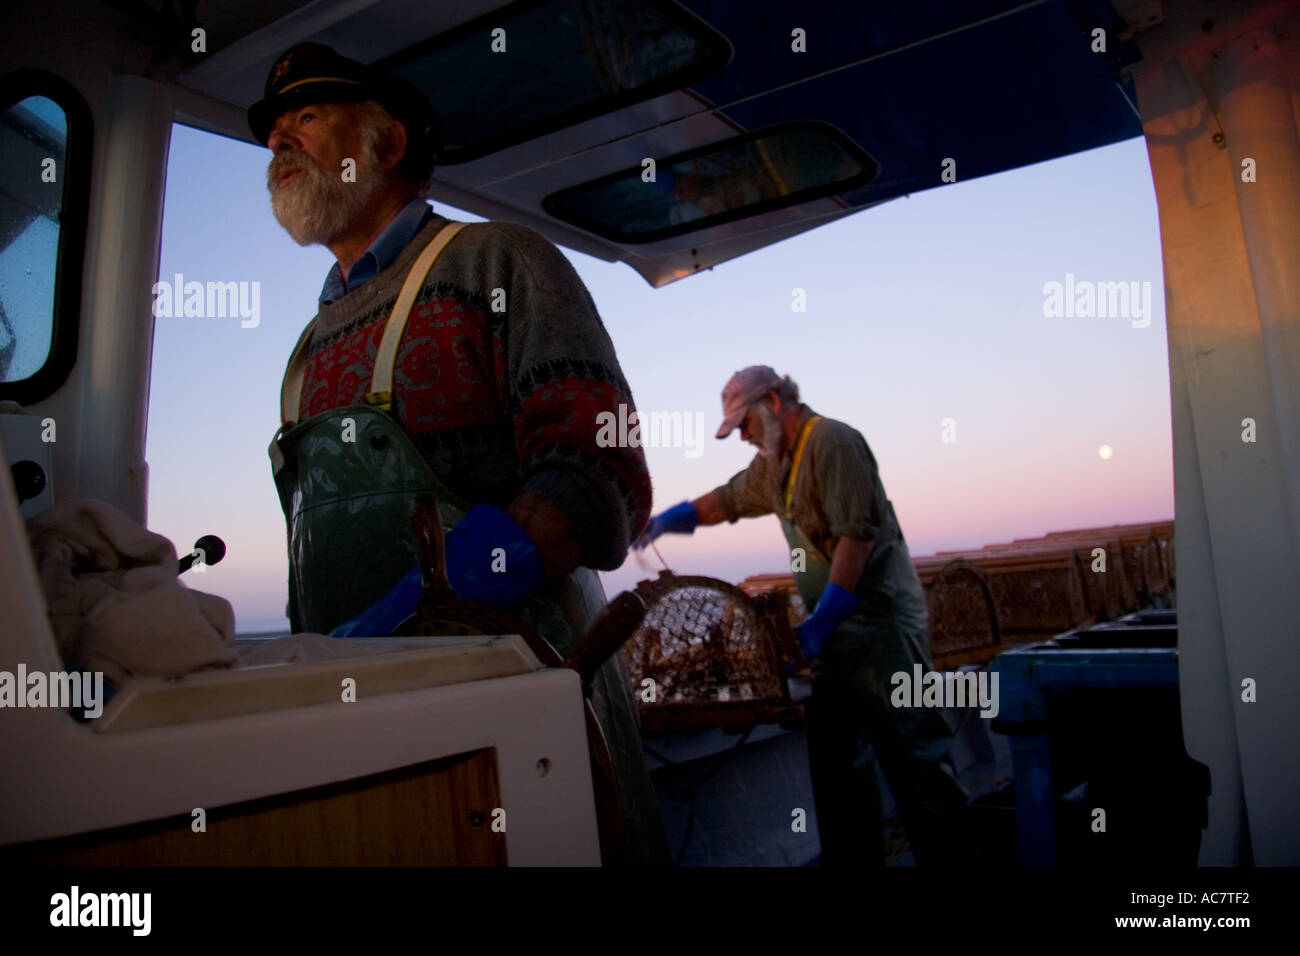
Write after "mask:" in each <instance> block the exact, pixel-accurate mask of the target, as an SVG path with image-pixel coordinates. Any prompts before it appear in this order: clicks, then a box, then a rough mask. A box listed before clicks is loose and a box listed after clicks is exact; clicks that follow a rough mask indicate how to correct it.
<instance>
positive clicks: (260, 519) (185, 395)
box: [147, 126, 1174, 632]
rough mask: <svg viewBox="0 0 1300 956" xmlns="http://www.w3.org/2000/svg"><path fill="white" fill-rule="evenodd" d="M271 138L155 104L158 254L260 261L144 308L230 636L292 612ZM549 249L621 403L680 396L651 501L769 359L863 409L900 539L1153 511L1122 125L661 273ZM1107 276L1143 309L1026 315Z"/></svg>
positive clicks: (724, 532) (1160, 486) (1157, 434)
mask: <svg viewBox="0 0 1300 956" xmlns="http://www.w3.org/2000/svg"><path fill="white" fill-rule="evenodd" d="M269 155H270V154H269V153H268V152H267V151H266V150H263V149H259V148H256V147H253V146H250V145H248V144H246V143H241V142H236V141H233V140H229V139H225V138H222V137H218V136H214V135H211V134H208V133H203V132H199V131H197V130H193V129H189V128H186V127H181V126H177V127H175V128H174V131H173V138H172V150H171V157H170V162H169V167H168V178H167V192H166V209H165V215H164V224H163V243H162V255H161V263H160V268H159V275H160V278H164V279H170V278H171V277H172V276H173V275H174V274H175V273H182V274H183V275H184V277H185V280H186V281H190V280H195V281H201V282H207V281H223V282H224V281H248V282H260V284H261V285H260V308H261V321H260V324H259V325H258V326H257V327H256V328H243V327H241V322H240V320H239V319H238V318H224V319H222V318H177V317H172V318H159V319H158V320H157V325H156V330H155V336H154V361H153V377H152V382H151V388H150V411H149V424H148V427H149V434H148V446H147V456H148V462H149V468H150V472H149V519H148V523H149V527H150V528H151V529H152V530H154V531H157V532H159V533H160V534H164V535H166V536H167V537H169V538H171V539H172V540H173V541H174V542H175V544H176V546H177V551H178V552H181V553H184V552H186V551H188V550H189V549H190V547H191V546H192V543H193V541H194V540H195V538H197V537H199V536H201V535H203V534H208V533H212V534H217V535H219V536H220V537H222V538H223V539H224V540H225V541H226V545H227V549H228V551H227V556H226V558H225V560H224V561H223V562H222V563H221V564H220V565H217V566H215V567H213V568H210V569H208V570H207V571H206V573H204V574H203V575H202V577H199V576H198V575H195V574H193V573H191V574H189V575H186V578H187V583H188V584H189V586H190V587H193V588H198V589H200V590H204V591H209V592H211V593H215V594H220V595H222V596H223V597H225V598H227V599H228V600H230V601H231V603H232V604H233V605H234V608H235V612H236V616H237V619H238V629H239V630H240V631H242V632H251V631H264V630H272V629H278V628H283V627H286V626H287V621H286V619H285V617H284V603H285V599H286V574H287V559H286V555H285V528H284V519H283V516H282V514H281V512H280V508H279V504H278V502H277V501H276V497H275V491H274V487H273V485H272V482H271V471H270V465H269V462H268V459H267V455H266V448H267V445H268V443H269V442H270V440H271V436H272V435H273V433H274V432H275V429H276V426H277V424H278V414H277V406H278V396H279V387H280V379H281V376H282V374H283V370H284V365H285V362H286V360H287V358H288V354H289V351H290V349H291V348H292V347H293V344H294V342H295V341H296V339H297V337H298V334H299V333H300V332H301V330H302V328H303V326H304V325H305V324H306V322H307V321H308V320H309V319H310V318H311V317H312V315H314V313H315V309H316V299H317V296H318V294H319V292H320V287H321V283H322V282H323V280H324V277H325V273H326V272H327V271H328V269H329V267H330V265H331V263H332V261H333V260H332V257H331V256H330V254H329V252H328V251H327V250H325V249H323V248H321V247H313V248H309V249H303V248H300V247H299V246H297V245H296V244H294V243H293V241H292V240H291V239H289V237H288V236H287V235H286V234H285V233H284V232H283V230H281V228H280V227H279V225H278V224H277V223H276V222H275V220H274V218H273V217H272V215H271V211H270V204H269V201H268V199H267V193H266V187H265V169H266V164H267V161H268V159H269ZM435 208H436V209H437V211H438V212H440V213H443V214H444V215H448V216H450V217H451V218H458V219H467V220H474V219H476V218H478V217H475V216H472V215H469V214H466V213H463V212H461V211H459V210H454V209H450V208H448V207H443V206H440V205H439V206H436V207H435ZM564 252H565V254H566V255H567V256H568V257H569V259H570V261H572V262H573V264H574V266H575V267H576V269H577V270H578V273H579V275H580V276H581V277H582V279H583V281H585V282H586V284H587V286H588V288H589V289H590V290H591V293H592V296H593V297H594V299H595V301H596V304H597V307H598V308H599V309H600V313H601V316H602V318H603V320H604V323H605V327H606V329H607V330H608V332H609V334H610V336H611V338H612V339H613V342H614V345H615V348H616V349H617V352H618V357H619V361H620V363H621V365H622V369H623V372H624V374H625V376H626V377H627V379H628V381H629V383H630V384H631V387H632V391H633V395H634V398H635V401H636V404H637V407H638V408H639V409H640V410H641V411H642V412H643V413H648V412H660V413H670V412H680V413H682V416H683V418H684V419H687V420H689V421H691V422H692V423H694V422H696V421H697V420H698V417H697V416H702V418H703V423H704V436H703V438H702V441H696V442H692V443H690V446H688V447H651V448H647V449H646V455H647V458H648V460H649V463H650V470H651V475H652V478H653V480H654V485H655V510H656V512H657V511H661V510H663V509H664V508H667V507H669V506H671V505H673V504H675V503H677V502H678V501H681V500H682V499H684V498H692V497H696V496H698V495H700V494H702V493H704V492H706V491H708V490H709V489H711V488H713V487H715V486H716V485H718V484H720V483H722V482H724V481H726V480H727V479H728V478H729V477H731V475H733V474H735V473H736V472H737V471H739V470H740V469H742V468H744V467H745V466H746V465H747V464H748V462H749V461H750V459H751V458H752V457H753V449H752V447H751V446H748V445H745V444H743V443H742V442H741V440H740V438H739V435H738V433H736V434H733V435H732V436H731V437H730V438H729V439H727V440H726V441H717V440H715V439H714V438H713V437H712V435H713V433H714V431H715V430H716V428H717V425H718V422H719V421H720V419H721V401H720V392H721V390H722V386H723V384H724V383H725V382H726V380H727V379H728V377H730V375H731V374H732V373H733V372H734V371H736V370H737V369H739V368H741V367H743V366H746V365H754V364H767V365H772V366H774V367H775V368H776V369H777V371H779V372H781V373H784V374H789V375H791V376H792V377H793V378H794V379H795V380H796V381H797V382H798V383H799V385H800V388H801V389H802V391H803V398H804V400H805V401H806V402H807V403H808V404H809V405H811V406H812V408H814V409H815V410H816V411H817V412H819V413H820V414H822V415H825V416H829V417H832V418H837V419H840V420H842V421H845V422H848V423H849V424H851V425H853V426H854V427H855V428H857V429H858V430H859V431H861V432H862V434H863V435H864V437H865V438H866V440H867V442H868V443H869V444H870V446H871V448H872V450H873V452H874V453H875V456H876V459H877V461H878V462H879V463H880V468H881V477H882V480H883V481H884V484H885V487H886V489H887V491H888V493H889V496H890V498H891V499H892V500H893V503H894V507H895V510H896V511H897V513H898V517H899V521H900V523H901V524H902V527H903V531H904V534H905V535H906V537H907V540H908V543H909V545H910V547H911V550H912V553H913V555H922V554H929V553H933V552H934V551H936V550H940V549H949V548H957V547H971V546H979V545H981V544H984V543H988V542H994V541H1005V540H1010V539H1011V538H1015V537H1025V536H1029V535H1037V534H1042V533H1045V532H1048V531H1052V530H1056V529H1064V528H1072V527H1088V526H1092V525H1103V524H1113V523H1120V522H1128V521H1145V520H1157V519H1166V518H1171V517H1172V516H1173V512H1174V509H1173V466H1172V442H1171V437H1170V411H1169V366H1168V354H1167V347H1166V338H1165V313H1164V297H1163V291H1164V286H1163V282H1162V281H1161V260H1160V241H1159V227H1158V222H1157V216H1156V206H1155V195H1154V191H1153V188H1152V184H1151V172H1150V168H1149V166H1148V164H1147V156H1146V150H1145V146H1144V144H1143V141H1142V140H1141V139H1140V138H1137V139H1132V140H1129V141H1126V142H1123V143H1120V144H1117V145H1114V146H1109V147H1104V148H1102V149H1097V150H1092V151H1089V152H1085V153H1079V154H1076V155H1074V156H1068V157H1065V158H1062V159H1057V160H1053V161H1051V162H1047V163H1042V164H1038V165H1035V166H1030V167H1026V168H1023V169H1019V170H1014V171H1012V172H1008V173H1003V174H1000V175H996V176H990V177H986V178H983V179H977V180H972V181H970V182H958V183H955V184H951V185H944V186H941V187H939V188H935V189H931V190H928V191H925V192H922V193H917V194H914V195H912V196H911V197H908V198H905V199H899V200H895V201H893V202H890V203H886V204H884V205H881V206H878V207H876V208H873V209H869V210H866V211H863V212H860V213H857V214H855V215H853V216H850V217H848V218H846V219H842V220H840V221H838V222H835V223H832V224H830V225H827V226H823V227H822V228H820V229H816V230H814V231H813V232H811V233H808V234H805V235H802V236H797V237H795V238H793V239H789V240H786V241H785V242H782V243H778V244H777V245H775V246H772V247H770V248H768V249H764V250H761V251H759V252H755V253H753V254H751V255H749V256H746V257H744V258H742V259H739V260H736V261H734V262H729V263H724V264H722V265H720V266H718V267H716V269H714V270H713V271H710V272H706V273H702V274H700V275H696V276H692V277H690V278H688V279H685V280H682V281H680V282H677V283H674V284H672V285H670V286H667V287H665V288H663V289H657V290H656V289H651V288H650V287H649V286H648V285H647V284H646V283H645V281H644V280H643V279H642V278H641V277H640V276H639V275H637V274H636V273H635V272H633V271H632V270H631V269H630V268H629V267H627V266H625V265H622V264H613V263H605V262H602V261H600V260H597V259H593V258H590V257H588V256H585V255H583V254H580V253H576V252H572V251H571V250H568V249H565V250H564ZM1114 282H1124V283H1134V282H1136V283H1137V284H1138V285H1137V288H1138V289H1141V288H1142V284H1143V283H1150V287H1149V288H1150V293H1151V300H1150V301H1151V315H1150V316H1148V317H1147V318H1148V319H1149V324H1148V325H1146V327H1136V326H1139V325H1141V320H1140V319H1138V318H1130V317H1114V316H1110V317H1088V318H1083V317H1078V316H1071V317H1066V316H1059V315H1049V314H1045V313H1046V312H1051V311H1052V310H1051V309H1050V308H1048V309H1045V303H1046V302H1047V301H1048V300H1049V295H1048V294H1047V293H1046V292H1045V288H1047V287H1048V285H1049V283H1060V284H1061V285H1062V287H1065V286H1066V285H1067V283H1068V284H1069V285H1070V286H1071V287H1077V286H1078V285H1079V284H1080V283H1114ZM795 289H803V290H804V294H805V296H806V311H804V312H796V311H794V310H793V309H792V302H793V300H794V293H793V290H795ZM946 419H951V420H952V421H951V423H950V426H949V428H948V435H949V437H951V436H952V434H953V433H954V432H955V439H956V440H955V441H944V440H943V439H944V437H945V420H946ZM688 437H690V438H692V439H696V438H697V437H698V436H696V435H695V434H694V433H693V432H692V434H691V435H690V436H688ZM692 446H693V447H692ZM1102 446H1108V447H1109V449H1110V450H1111V454H1110V457H1109V458H1103V457H1102V455H1101V454H1100V453H1099V452H1100V449H1101V448H1102ZM659 548H660V551H661V552H662V554H663V556H664V558H665V559H666V560H667V561H668V562H669V564H670V565H671V566H672V567H673V569H674V570H676V571H678V572H682V573H695V574H707V575H712V576H716V577H721V578H724V579H726V580H730V581H733V582H734V581H738V580H740V579H741V578H743V577H745V576H746V575H749V574H753V573H758V572H770V571H780V570H782V569H783V568H786V567H788V565H787V564H786V561H785V558H784V555H785V549H784V540H783V538H782V536H781V532H780V528H779V526H778V524H777V521H776V519H775V518H774V517H771V516H769V517H766V518H762V519H756V520H751V521H743V522H740V523H739V524H737V525H735V526H728V525H722V526H719V527H716V528H707V529H702V530H701V531H700V532H698V533H697V534H696V535H694V536H692V537H681V536H665V537H664V538H661V539H660V542H659ZM650 561H651V562H652V563H651V564H647V565H645V566H642V565H641V564H640V563H639V562H638V560H637V559H636V558H633V557H630V558H629V559H628V561H627V562H626V563H625V564H624V565H623V567H622V568H620V569H619V570H618V571H615V572H611V573H607V574H604V575H603V578H604V580H605V588H606V591H607V593H608V594H610V595H611V596H612V595H613V594H614V593H616V592H617V591H619V590H622V589H624V588H627V587H630V586H631V585H633V584H635V582H636V581H637V580H639V579H640V578H642V577H646V576H648V575H650V574H652V573H653V572H654V571H655V570H657V566H656V565H655V564H654V563H653V562H654V559H653V557H651V559H650Z"/></svg>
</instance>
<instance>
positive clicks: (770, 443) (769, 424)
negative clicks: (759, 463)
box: [758, 405, 781, 458]
mask: <svg viewBox="0 0 1300 956" xmlns="http://www.w3.org/2000/svg"><path fill="white" fill-rule="evenodd" d="M758 420H759V421H761V422H762V423H763V437H762V438H761V439H759V443H758V446H759V447H758V453H759V454H760V455H764V456H766V457H768V458H776V457H777V456H778V455H779V454H780V453H781V423H780V422H779V421H777V418H776V412H774V411H772V409H770V408H768V407H767V406H766V405H759V406H758Z"/></svg>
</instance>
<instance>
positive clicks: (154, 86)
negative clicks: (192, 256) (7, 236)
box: [0, 2, 172, 523]
mask: <svg viewBox="0 0 1300 956" xmlns="http://www.w3.org/2000/svg"><path fill="white" fill-rule="evenodd" d="M124 24H125V18H123V17H122V16H121V15H119V14H117V13H115V12H114V11H113V10H112V9H111V8H110V7H107V6H105V5H103V4H89V3H76V2H73V3H65V4H59V5H57V6H54V7H51V6H47V5H41V4H8V5H6V6H5V7H4V11H3V13H2V14H0V64H3V67H2V69H3V71H4V72H6V73H8V72H10V71H11V70H17V69H23V68H27V69H38V70H45V71H47V72H50V73H54V74H56V75H58V76H59V77H61V78H62V79H64V80H65V81H67V82H69V83H71V84H72V85H73V86H74V87H75V88H76V89H77V91H78V92H79V93H80V94H81V96H82V97H83V98H84V99H85V100H86V102H87V104H88V105H89V107H90V112H91V117H92V123H93V136H94V152H93V157H92V167H91V174H90V208H89V214H88V217H87V222H88V228H87V235H86V257H85V260H84V263H83V268H82V296H81V306H80V317H79V334H78V342H77V361H76V365H75V366H74V367H73V369H72V372H71V374H70V375H69V376H68V379H67V380H66V381H65V382H64V384H63V385H62V386H61V387H60V388H59V389H58V390H57V391H56V392H55V393H54V394H53V395H52V396H50V397H49V398H46V399H45V400H43V401H41V402H39V403H37V404H35V405H32V406H29V407H28V410H29V411H31V412H33V413H34V414H36V415H38V416H40V417H42V418H43V417H46V416H49V417H51V418H53V419H54V420H55V423H56V427H57V440H56V441H55V442H54V445H53V473H52V475H51V484H52V487H53V496H54V500H55V501H65V500H67V499H69V498H74V497H91V498H98V499H101V500H104V501H108V502H111V503H112V504H114V505H117V506H118V507H119V508H121V509H122V510H124V511H125V512H127V514H129V515H131V516H132V517H133V518H135V519H136V520H137V521H140V522H141V523H143V522H144V520H145V517H146V515H145V506H146V500H147V494H148V472H147V468H146V466H145V462H144V447H145V424H146V420H147V414H146V413H147V408H148V381H149V372H150V359H151V355H152V344H153V317H152V308H151V305H152V296H151V294H150V290H151V289H152V286H153V283H154V281H155V278H156V274H157V265H158V249H159V243H160V238H161V236H160V233H161V225H162V201H163V187H164V177H165V172H166V163H167V147H168V142H169V137H170V130H171V122H172V109H171V101H170V95H171V94H170V93H169V92H168V88H167V87H166V86H165V85H162V84H159V83H155V82H153V81H150V80H146V79H143V78H141V77H140V76H139V74H143V73H145V72H147V71H148V69H149V65H150V58H151V56H152V52H153V51H152V50H151V49H150V48H149V46H148V45H146V44H145V43H144V42H142V41H140V40H135V39H132V38H131V37H129V36H128V35H127V33H126V32H125V30H124ZM37 38H39V39H37ZM133 74H134V75H133Z"/></svg>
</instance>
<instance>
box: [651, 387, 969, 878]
mask: <svg viewBox="0 0 1300 956" xmlns="http://www.w3.org/2000/svg"><path fill="white" fill-rule="evenodd" d="M722 408H723V416H724V417H723V422H722V427H721V428H719V429H718V438H725V437H726V436H727V435H729V434H730V433H731V431H732V430H733V429H735V428H739V429H740V437H741V438H742V439H744V440H745V441H747V442H750V443H751V444H753V445H755V446H757V448H758V454H757V455H755V456H754V460H753V461H752V462H751V463H750V465H749V467H748V468H746V469H745V470H744V471H742V472H740V473H739V474H737V475H736V476H735V477H733V478H732V479H731V480H730V481H728V482H727V483H726V484H725V485H721V486H719V487H717V488H715V489H714V490H713V491H710V492H709V493H708V494H706V495H704V496H703V497H700V498H697V499H695V500H694V501H693V502H691V501H683V502H682V503H681V504H678V505H675V506H674V507H672V508H669V509H668V510H667V511H665V512H663V513H662V514H660V515H656V516H655V517H654V518H653V519H651V522H650V525H649V526H648V528H647V529H646V531H645V533H644V534H643V535H642V536H641V537H640V538H638V539H637V541H636V542H635V543H634V547H637V548H643V547H645V546H646V545H647V544H648V543H649V542H650V541H652V540H654V538H656V537H658V536H659V535H660V534H663V533H664V532H677V533H679V534H690V533H692V532H693V531H694V530H695V528H696V527H698V526H699V525H713V524H719V523H720V522H722V521H724V520H725V521H728V522H732V523H734V522H735V521H736V520H738V519H740V518H754V517H759V516H761V515H766V514H772V513H775V514H776V515H777V517H778V518H780V521H781V527H782V529H783V530H784V532H785V536H786V541H787V543H788V544H789V547H790V557H791V567H792V568H793V569H794V578H795V583H796V585H797V587H798V589H799V594H800V596H801V597H802V599H803V602H804V604H805V605H806V606H807V607H808V608H810V609H813V611H812V615H811V616H810V617H809V618H808V619H807V620H806V621H804V623H803V624H802V625H800V627H799V629H798V637H799V645H800V647H801V648H802V649H803V652H804V654H805V655H806V656H807V657H808V658H809V660H811V661H812V664H813V692H812V697H811V699H810V700H809V701H808V702H807V704H806V705H805V715H806V727H807V736H808V758H809V765H810V768H811V772H812V780H813V794H814V799H815V801H816V806H817V824H818V831H819V834H820V837H821V845H822V863H823V865H851V864H855V863H857V864H861V863H868V864H879V863H883V861H884V839H883V832H882V831H883V823H882V818H881V803H880V793H879V791H878V789H877V787H876V782H875V759H876V758H877V757H878V758H879V760H880V765H881V769H882V770H883V771H884V774H885V778H886V780H888V782H889V787H890V790H891V791H892V792H893V794H894V798H895V799H896V800H897V802H898V807H899V812H900V813H901V815H902V817H903V824H904V826H905V827H906V828H907V835H908V839H909V841H910V843H911V845H912V849H913V851H914V853H915V855H916V858H917V861H918V862H919V863H922V864H929V863H936V862H949V861H953V860H955V859H956V858H957V856H958V853H959V832H958V831H959V821H958V814H959V813H960V811H961V808H962V807H963V806H964V804H965V802H966V795H965V793H964V792H963V791H962V789H961V787H960V786H959V785H958V783H957V781H956V777H955V774H954V773H953V769H952V765H951V762H950V760H949V758H948V749H949V745H950V743H951V733H950V731H949V729H948V725H947V723H946V722H945V721H944V719H943V716H942V715H941V714H940V713H939V711H937V710H932V709H925V708H913V707H902V708H895V707H894V706H892V704H891V703H890V695H891V692H892V689H893V688H892V685H891V681H890V678H891V676H892V675H893V674H895V673H899V672H902V673H906V674H911V673H912V667H913V665H914V664H920V665H921V666H922V669H923V670H925V671H929V670H930V669H931V664H930V637H929V629H928V625H927V621H926V606H925V595H924V593H923V592H922V590H921V584H920V581H919V580H918V579H917V576H916V571H915V569H914V568H913V567H912V561H911V557H910V556H909V554H908V550H907V544H906V542H905V541H904V540H903V533H902V531H901V529H900V528H899V526H898V519H897V518H896V517H895V516H894V507H893V505H892V504H891V503H890V501H889V499H888V498H887V497H886V495H885V489H884V486H883V485H882V484H881V482H880V476H879V473H878V470H877V468H876V459H875V457H874V456H873V455H872V453H871V449H870V448H868V447H867V443H866V441H865V440H864V439H863V437H862V435H860V434H859V433H858V432H857V431H856V430H855V429H853V428H852V427H851V426H849V425H846V424H844V423H843V422H838V421H834V420H832V419H829V418H822V417H821V416H820V415H818V414H816V413H815V412H814V411H813V410H812V409H810V408H809V407H808V406H806V405H804V404H802V403H801V402H800V401H799V387H798V386H797V385H796V384H795V383H794V382H793V381H791V380H790V378H789V376H786V377H784V378H782V377H781V376H780V375H778V374H777V373H776V372H775V371H773V370H772V369H771V368H769V367H767V366H765V365H756V366H751V367H749V368H745V369H742V370H741V371H739V372H737V373H736V374H735V375H734V376H733V377H732V378H731V380H730V381H729V382H728V383H727V386H726V388H724V389H723V391H722Z"/></svg>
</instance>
